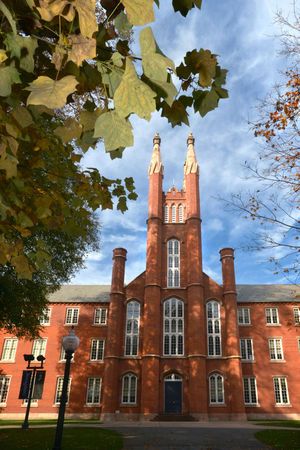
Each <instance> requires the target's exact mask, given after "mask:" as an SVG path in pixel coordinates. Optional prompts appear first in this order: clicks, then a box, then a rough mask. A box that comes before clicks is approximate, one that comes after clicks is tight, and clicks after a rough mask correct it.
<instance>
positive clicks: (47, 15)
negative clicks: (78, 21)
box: [37, 0, 75, 22]
mask: <svg viewBox="0 0 300 450" xmlns="http://www.w3.org/2000/svg"><path fill="white" fill-rule="evenodd" d="M39 4H40V7H39V8H37V10H38V11H39V13H40V15H41V18H42V19H43V20H46V21H47V22H51V20H52V19H53V17H55V16H62V17H64V18H65V19H66V20H68V21H69V22H71V21H72V20H73V19H74V17H75V11H74V7H73V4H72V3H70V2H69V1H68V0H54V1H52V0H40V1H39ZM67 5H68V9H67V11H66V10H65V8H66V6H67ZM63 11H64V14H63Z"/></svg>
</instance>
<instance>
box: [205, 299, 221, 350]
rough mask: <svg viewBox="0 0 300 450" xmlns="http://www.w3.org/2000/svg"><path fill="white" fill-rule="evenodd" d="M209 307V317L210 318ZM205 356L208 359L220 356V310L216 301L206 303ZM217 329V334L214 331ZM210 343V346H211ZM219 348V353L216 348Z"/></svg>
mask: <svg viewBox="0 0 300 450" xmlns="http://www.w3.org/2000/svg"><path fill="white" fill-rule="evenodd" d="M210 307H211V316H212V317H209V316H210ZM206 327H207V355H208V357H209V358H213V357H218V358H219V357H220V356H222V331H221V309H220V303H219V302H218V301H217V300H210V301H209V302H207V303H206ZM218 327H219V332H217V331H216V330H217V329H218ZM211 330H212V331H211ZM211 343H212V345H211ZM218 346H219V352H218V351H217V350H218V348H217V347H218Z"/></svg>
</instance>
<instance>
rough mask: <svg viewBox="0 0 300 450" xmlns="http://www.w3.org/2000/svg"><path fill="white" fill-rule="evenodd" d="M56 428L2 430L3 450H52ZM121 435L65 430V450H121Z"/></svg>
mask: <svg viewBox="0 0 300 450" xmlns="http://www.w3.org/2000/svg"><path fill="white" fill-rule="evenodd" d="M54 434H55V429H54V428H35V429H29V430H22V429H13V430H12V429H6V430H0V442H1V448H2V449H5V450H51V449H52V447H53V443H54ZM122 446H123V439H122V437H121V435H120V434H119V433H117V432H115V431H111V430H103V429H98V428H79V429H78V428H77V429H76V428H65V429H64V433H63V442H62V448H63V450H120V449H122Z"/></svg>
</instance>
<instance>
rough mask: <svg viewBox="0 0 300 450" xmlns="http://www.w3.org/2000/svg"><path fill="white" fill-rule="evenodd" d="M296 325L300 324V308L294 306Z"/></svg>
mask: <svg viewBox="0 0 300 450" xmlns="http://www.w3.org/2000/svg"><path fill="white" fill-rule="evenodd" d="M294 319H295V325H300V308H294Z"/></svg>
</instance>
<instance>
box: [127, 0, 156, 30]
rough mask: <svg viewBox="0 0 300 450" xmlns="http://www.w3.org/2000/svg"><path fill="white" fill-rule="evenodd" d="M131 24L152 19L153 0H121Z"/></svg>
mask: <svg viewBox="0 0 300 450" xmlns="http://www.w3.org/2000/svg"><path fill="white" fill-rule="evenodd" d="M121 3H123V5H124V6H125V10H126V14H127V17H128V20H129V22H130V23H131V24H132V25H145V24H146V23H149V22H153V21H154V11H153V0H121Z"/></svg>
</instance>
